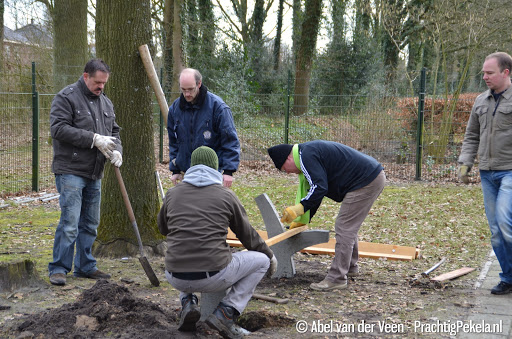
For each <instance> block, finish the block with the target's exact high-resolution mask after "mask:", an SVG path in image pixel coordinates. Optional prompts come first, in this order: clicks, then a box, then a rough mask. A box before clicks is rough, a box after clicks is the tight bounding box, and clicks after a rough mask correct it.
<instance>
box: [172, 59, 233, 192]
mask: <svg viewBox="0 0 512 339" xmlns="http://www.w3.org/2000/svg"><path fill="white" fill-rule="evenodd" d="M180 90H181V95H180V97H179V98H178V99H176V100H175V101H174V102H173V103H172V105H171V106H170V107H169V114H168V118H167V131H168V133H169V156H170V163H169V169H170V170H171V171H172V173H173V175H172V176H171V181H172V182H173V184H174V185H176V183H177V182H178V181H180V180H182V179H183V173H185V172H186V171H187V170H188V168H189V167H190V155H191V154H192V151H193V150H195V149H196V148H198V147H200V146H208V147H210V148H212V149H213V150H214V151H215V153H217V156H218V158H219V172H221V173H222V174H223V178H222V179H223V185H224V186H225V187H231V184H232V182H233V173H234V172H235V171H236V170H237V169H238V165H239V163H240V142H239V140H238V135H237V133H236V129H235V123H234V121H233V115H232V113H231V109H230V108H229V106H228V105H226V104H225V103H224V101H222V99H221V98H220V97H218V96H217V95H215V94H213V93H211V92H209V91H208V88H206V86H205V85H204V84H203V83H202V76H201V73H199V71H198V70H195V69H192V68H186V69H184V70H183V71H182V72H181V74H180Z"/></svg>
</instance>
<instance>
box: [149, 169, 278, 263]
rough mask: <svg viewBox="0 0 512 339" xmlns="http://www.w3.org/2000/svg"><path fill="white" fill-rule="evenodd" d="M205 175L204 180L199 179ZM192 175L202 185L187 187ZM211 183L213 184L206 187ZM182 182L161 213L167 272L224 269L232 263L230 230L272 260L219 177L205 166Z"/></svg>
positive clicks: (251, 248) (192, 172)
mask: <svg viewBox="0 0 512 339" xmlns="http://www.w3.org/2000/svg"><path fill="white" fill-rule="evenodd" d="M198 171H200V174H199V175H197V173H198ZM205 173H206V177H205V176H204V175H201V174H205ZM194 174H196V177H195V178H196V179H197V181H200V183H197V182H196V181H194V180H192V181H191V182H192V183H189V182H186V181H187V179H190V178H191V177H192V176H193V175H194ZM212 175H213V177H212ZM208 176H210V177H209V178H208ZM212 178H214V179H213V181H212V184H208V183H209V182H208V180H209V179H212ZM205 180H206V181H207V183H206V184H205ZM184 181H185V182H181V183H179V184H178V185H176V186H175V187H173V188H171V189H169V190H168V191H167V194H166V195H165V198H164V203H163V206H162V208H161V210H160V213H159V214H158V228H159V229H160V233H162V234H163V235H165V236H167V252H166V254H165V269H166V270H167V271H169V272H206V271H217V270H221V269H223V268H225V267H226V266H227V265H228V264H229V263H230V262H231V250H230V247H229V245H228V244H227V243H226V236H227V234H228V227H229V228H230V229H231V230H232V231H233V232H234V233H235V234H236V236H237V238H238V239H239V240H240V241H241V242H242V244H243V245H244V246H245V248H247V249H248V250H253V251H258V252H262V253H265V254H266V255H267V256H268V257H269V259H270V258H271V257H272V255H273V253H272V251H271V250H270V248H269V247H268V246H267V244H266V243H265V242H264V241H263V239H262V238H261V237H260V236H259V234H258V233H257V232H256V230H255V229H254V228H253V227H252V226H251V224H250V223H249V219H248V218H247V214H246V212H245V209H244V207H243V206H242V204H241V203H240V201H239V200H238V198H237V197H236V195H235V193H233V191H231V190H230V189H228V188H226V187H223V186H222V175H221V174H220V173H219V172H216V171H215V170H213V169H211V168H209V167H206V166H204V165H197V166H193V167H191V168H190V169H189V170H188V171H187V173H186V174H185V178H184ZM196 184H197V185H199V186H196ZM200 185H203V186H200Z"/></svg>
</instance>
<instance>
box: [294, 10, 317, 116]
mask: <svg viewBox="0 0 512 339" xmlns="http://www.w3.org/2000/svg"><path fill="white" fill-rule="evenodd" d="M305 15H306V19H305V20H304V23H303V24H302V35H301V39H300V45H299V50H298V51H297V58H296V64H295V95H294V99H293V113H294V114H295V115H301V114H304V113H306V112H307V111H308V103H309V82H310V79H311V65H312V64H313V57H314V55H315V49H316V40H317V36H318V29H319V26H320V17H321V15H322V0H307V1H306V14H305Z"/></svg>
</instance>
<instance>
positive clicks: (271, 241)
mask: <svg viewBox="0 0 512 339" xmlns="http://www.w3.org/2000/svg"><path fill="white" fill-rule="evenodd" d="M307 229H308V226H307V225H306V226H300V227H295V228H292V229H291V230H288V231H286V232H283V233H281V234H278V235H276V236H275V237H272V238H270V239H267V240H265V243H266V244H267V245H268V246H269V247H270V246H272V245H275V244H277V243H280V242H281V241H283V240H285V239H288V238H291V237H293V236H294V235H296V234H299V233H300V232H303V231H305V230H307ZM233 241H235V240H229V239H226V242H227V243H228V244H230V242H233ZM236 241H238V243H239V244H240V247H242V246H243V245H242V243H241V242H240V241H239V240H236ZM230 246H231V245H230ZM237 247H238V246H237ZM244 251H247V250H244Z"/></svg>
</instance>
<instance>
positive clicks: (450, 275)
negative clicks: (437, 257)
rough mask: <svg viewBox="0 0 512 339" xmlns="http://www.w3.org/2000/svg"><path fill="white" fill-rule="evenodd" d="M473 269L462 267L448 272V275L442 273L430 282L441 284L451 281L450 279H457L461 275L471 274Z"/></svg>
mask: <svg viewBox="0 0 512 339" xmlns="http://www.w3.org/2000/svg"><path fill="white" fill-rule="evenodd" d="M474 270H475V269H474V268H472V267H462V268H459V269H457V270H455V271H451V272H448V273H443V274H441V275H438V276H436V277H434V278H432V279H430V280H432V281H438V282H441V281H445V280H451V279H455V278H458V277H460V276H461V275H465V274H468V273H470V272H473V271H474Z"/></svg>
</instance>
